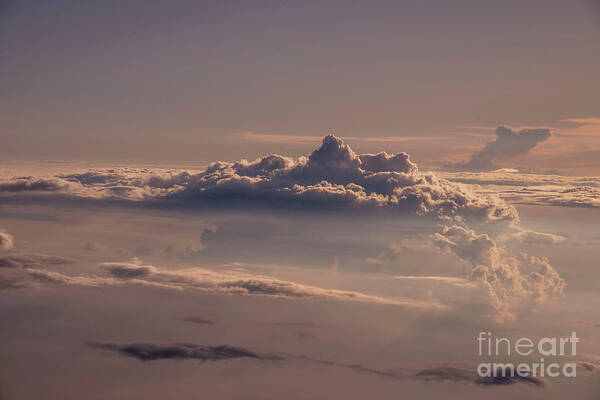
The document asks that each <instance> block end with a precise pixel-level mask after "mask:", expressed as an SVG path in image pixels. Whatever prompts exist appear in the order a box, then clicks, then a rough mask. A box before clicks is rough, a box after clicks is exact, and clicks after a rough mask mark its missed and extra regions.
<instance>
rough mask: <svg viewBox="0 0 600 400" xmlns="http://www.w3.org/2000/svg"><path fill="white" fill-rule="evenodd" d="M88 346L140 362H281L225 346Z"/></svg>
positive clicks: (239, 348) (242, 349)
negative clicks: (244, 360)
mask: <svg viewBox="0 0 600 400" xmlns="http://www.w3.org/2000/svg"><path fill="white" fill-rule="evenodd" d="M89 346H91V347H93V348H96V349H102V350H111V351H115V352H117V353H119V354H122V355H124V356H127V357H132V358H137V359H138V360H142V361H156V360H173V359H175V360H200V361H222V360H232V359H237V358H253V359H256V360H270V361H277V360H281V358H280V357H278V356H275V355H261V354H257V353H254V352H251V351H249V350H246V349H244V348H242V347H232V346H227V345H221V346H205V345H199V344H192V343H174V344H154V343H132V344H118V343H90V344H89Z"/></svg>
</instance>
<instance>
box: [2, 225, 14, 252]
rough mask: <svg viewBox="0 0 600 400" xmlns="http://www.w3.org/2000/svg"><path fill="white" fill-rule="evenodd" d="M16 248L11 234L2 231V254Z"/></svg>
mask: <svg viewBox="0 0 600 400" xmlns="http://www.w3.org/2000/svg"><path fill="white" fill-rule="evenodd" d="M13 247H14V244H13V237H12V235H10V234H9V233H7V232H5V231H3V230H0V252H2V251H6V250H11V249H12V248H13Z"/></svg>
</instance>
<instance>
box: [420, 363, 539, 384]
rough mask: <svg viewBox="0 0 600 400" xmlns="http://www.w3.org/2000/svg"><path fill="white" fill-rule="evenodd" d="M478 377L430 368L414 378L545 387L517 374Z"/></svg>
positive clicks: (472, 373) (467, 372)
mask: <svg viewBox="0 0 600 400" xmlns="http://www.w3.org/2000/svg"><path fill="white" fill-rule="evenodd" d="M496 375H497V376H490V377H480V376H479V375H477V373H475V371H474V370H467V369H462V368H456V367H441V368H431V369H424V370H422V371H419V372H418V373H417V374H416V375H415V376H416V378H417V379H420V380H426V381H452V382H471V383H475V384H477V385H483V386H504V385H514V384H516V383H525V384H532V385H535V386H538V387H543V386H545V383H544V381H543V380H541V379H540V378H536V377H532V376H528V377H522V376H519V375H517V374H515V375H514V376H512V375H509V374H507V375H506V376H502V375H501V374H500V373H497V374H496Z"/></svg>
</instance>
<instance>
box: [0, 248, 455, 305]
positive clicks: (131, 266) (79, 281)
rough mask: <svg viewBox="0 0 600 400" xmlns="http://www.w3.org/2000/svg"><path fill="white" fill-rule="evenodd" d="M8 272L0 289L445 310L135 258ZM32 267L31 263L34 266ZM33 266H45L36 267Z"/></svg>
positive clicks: (1, 275)
mask: <svg viewBox="0 0 600 400" xmlns="http://www.w3.org/2000/svg"><path fill="white" fill-rule="evenodd" d="M6 265H7V266H10V267H11V268H0V289H13V288H23V287H37V286H40V285H77V286H89V287H99V286H126V285H129V286H135V285H141V286H153V287H158V288H163V289H175V290H201V291H205V292H211V293H215V294H237V295H259V296H269V297H275V298H288V299H314V300H333V301H347V302H359V303H371V304H379V305H389V306H399V307H409V308H418V309H439V310H443V309H447V308H448V306H445V305H442V304H440V303H437V302H434V301H416V300H412V299H398V298H386V297H380V296H374V295H368V294H364V293H360V292H354V291H346V290H335V289H325V288H320V287H317V286H309V285H303V284H300V283H296V282H291V281H284V280H280V279H277V278H273V277H268V276H263V275H252V274H249V273H247V272H244V271H241V270H230V271H222V272H221V271H220V272H216V271H213V270H209V269H206V268H186V269H178V270H163V269H159V268H156V267H154V266H150V265H141V264H140V262H139V260H137V259H134V260H132V261H131V262H125V263H103V264H101V265H100V268H102V269H104V270H106V271H108V273H109V275H110V276H109V277H101V276H97V275H90V274H84V275H74V276H72V275H66V274H62V273H59V272H54V271H48V270H45V269H40V268H29V267H27V265H28V264H24V263H22V262H13V261H8V262H6ZM32 265H33V264H32ZM35 266H36V267H43V266H42V265H41V264H35Z"/></svg>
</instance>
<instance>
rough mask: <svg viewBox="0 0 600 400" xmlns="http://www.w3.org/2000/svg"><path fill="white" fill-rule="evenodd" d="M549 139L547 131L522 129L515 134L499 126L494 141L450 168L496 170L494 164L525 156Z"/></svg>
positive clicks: (548, 131)
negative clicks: (464, 161)
mask: <svg viewBox="0 0 600 400" xmlns="http://www.w3.org/2000/svg"><path fill="white" fill-rule="evenodd" d="M549 137H550V130H549V129H522V130H520V131H518V132H515V131H513V130H511V129H510V128H506V127H504V126H499V127H498V128H496V140H494V141H493V142H488V143H487V144H486V145H485V146H484V148H483V149H481V150H479V151H476V152H475V153H473V154H472V155H471V158H470V159H469V161H467V162H466V163H459V164H454V165H452V166H453V167H455V168H459V169H467V170H475V171H488V170H493V169H497V168H498V166H497V164H496V162H498V161H500V162H502V161H504V160H506V159H509V158H512V157H515V156H517V155H521V154H525V153H527V152H529V151H530V150H531V149H533V148H534V147H535V146H536V145H537V144H538V143H541V142H543V141H545V140H547V139H548V138H549Z"/></svg>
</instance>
